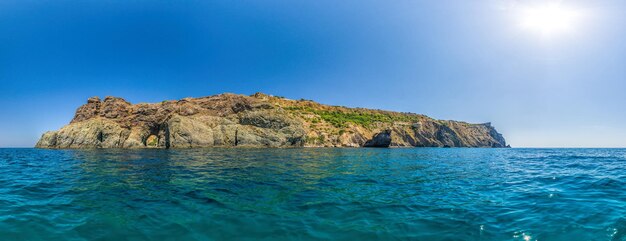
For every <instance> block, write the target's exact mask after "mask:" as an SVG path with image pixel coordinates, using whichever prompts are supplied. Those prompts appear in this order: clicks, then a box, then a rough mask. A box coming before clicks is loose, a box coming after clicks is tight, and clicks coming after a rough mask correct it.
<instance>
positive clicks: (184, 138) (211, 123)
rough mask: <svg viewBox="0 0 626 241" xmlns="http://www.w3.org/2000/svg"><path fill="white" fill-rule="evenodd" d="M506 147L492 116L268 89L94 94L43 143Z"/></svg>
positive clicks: (95, 145) (64, 145) (85, 145)
mask: <svg viewBox="0 0 626 241" xmlns="http://www.w3.org/2000/svg"><path fill="white" fill-rule="evenodd" d="M220 146H224V147H226V146H229V147H230V146H248V147H301V146H305V147H363V146H365V147H410V146H415V147H506V143H505V140H504V138H503V137H502V135H501V134H499V133H498V132H497V131H496V130H495V129H494V128H493V127H492V126H491V125H490V124H489V123H487V124H469V123H465V122H457V121H442V120H435V119H432V118H429V117H427V116H424V115H417V114H411V113H398V112H390V111H381V110H370V109H361V108H346V107H339V106H328V105H322V104H318V103H315V102H313V101H309V100H298V101H296V100H288V99H284V98H281V97H274V96H269V95H265V94H260V93H257V94H254V95H252V96H244V95H235V94H221V95H215V96H209V97H203V98H186V99H182V100H178V101H164V102H161V103H155V104H135V105H133V104H131V103H129V102H127V101H125V100H124V99H121V98H116V97H106V98H105V99H104V100H100V99H99V98H98V97H93V98H90V99H89V100H88V101H87V104H85V105H83V106H81V107H79V108H78V110H77V111H76V114H75V116H74V119H72V121H71V123H70V124H69V125H67V126H65V127H63V128H61V129H60V130H58V131H51V132H47V133H45V134H43V136H42V137H41V139H40V140H39V142H38V143H37V145H36V147H39V148H193V147H220Z"/></svg>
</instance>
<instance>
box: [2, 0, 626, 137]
mask: <svg viewBox="0 0 626 241" xmlns="http://www.w3.org/2000/svg"><path fill="white" fill-rule="evenodd" d="M546 2H550V1H549V0H542V1H532V0H525V1H515V0H476V1H466V0H438V1H414V0H407V1H403V0H394V1H371V0H343V1H335V0H314V1H307V0H299V1H291V0H259V1H251V0H242V1H220V0H209V1H156V0H150V1H142V0H131V1H128V0H120V1H113V0H102V1H89V0H88V1H82V0H81V1H78V0H76V1H64V0H59V1H30V0H3V1H0V113H1V115H0V147H32V146H33V145H34V144H35V143H36V141H37V139H38V138H39V137H40V136H41V134H43V133H44V132H45V131H48V130H56V129H58V128H60V127H62V126H63V125H65V124H67V123H69V121H70V120H71V119H72V117H73V114H74V111H75V110H76V108H78V107H79V106H80V105H82V104H84V103H86V100H87V98H89V97H91V96H100V97H104V96H119V97H123V98H125V99H127V100H128V101H130V102H132V103H140V102H160V101H162V100H175V99H181V98H184V97H201V96H208V95H214V94H219V93H223V92H231V93H239V94H253V93H255V92H264V93H268V94H273V95H279V96H285V97H287V98H292V99H300V98H305V99H312V100H315V101H318V102H320V103H324V104H332V105H343V106H350V107H366V108H377V109H387V110H395V111H405V112H414V113H420V114H426V115H428V116H431V117H433V118H437V119H452V120H462V121H467V122H472V123H483V122H492V124H493V126H495V127H496V128H497V130H498V131H499V132H501V133H502V134H503V135H504V137H505V138H506V139H507V142H508V143H510V144H511V145H512V146H513V147H626V125H625V124H624V123H626V111H625V107H626V94H624V91H626V44H625V43H626V26H625V25H626V1H621V0H593V1H591V0H590V1H582V0H581V1H552V2H550V4H552V5H550V6H547V5H546ZM557 5H558V6H557ZM551 6H557V7H551ZM542 9H548V10H547V13H546V11H543V10H542ZM554 9H557V10H554Z"/></svg>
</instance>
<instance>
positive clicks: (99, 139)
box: [97, 131, 104, 142]
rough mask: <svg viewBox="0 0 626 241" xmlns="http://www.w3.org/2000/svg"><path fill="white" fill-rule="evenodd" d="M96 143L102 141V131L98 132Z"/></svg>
mask: <svg viewBox="0 0 626 241" xmlns="http://www.w3.org/2000/svg"><path fill="white" fill-rule="evenodd" d="M97 138H98V141H99V142H103V141H104V134H103V133H102V131H100V132H98V137H97Z"/></svg>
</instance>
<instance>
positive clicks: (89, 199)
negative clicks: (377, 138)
mask: <svg viewBox="0 0 626 241" xmlns="http://www.w3.org/2000/svg"><path fill="white" fill-rule="evenodd" d="M0 240H20V241H21V240H115V241H117V240H350V241H360V240H523V241H530V240H540V241H549V240H567V241H571V240H626V149H523V148H506V149H471V148H391V149H375V148H360V149H356V148H293V149H249V148H224V149H220V148H214V149H183V150H172V149H170V150H159V149H147V150H103V149H95V150H43V149H0Z"/></svg>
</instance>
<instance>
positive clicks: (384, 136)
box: [363, 130, 391, 147]
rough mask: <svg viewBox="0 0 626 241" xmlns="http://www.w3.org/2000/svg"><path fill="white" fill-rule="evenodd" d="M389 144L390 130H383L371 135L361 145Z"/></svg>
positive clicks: (382, 145)
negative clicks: (370, 137)
mask: <svg viewBox="0 0 626 241" xmlns="http://www.w3.org/2000/svg"><path fill="white" fill-rule="evenodd" d="M389 145H391V131H390V130H385V131H383V132H380V133H378V134H376V135H374V136H373V137H372V139H371V140H368V141H367V142H365V144H364V145H363V146H364V147H389Z"/></svg>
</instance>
